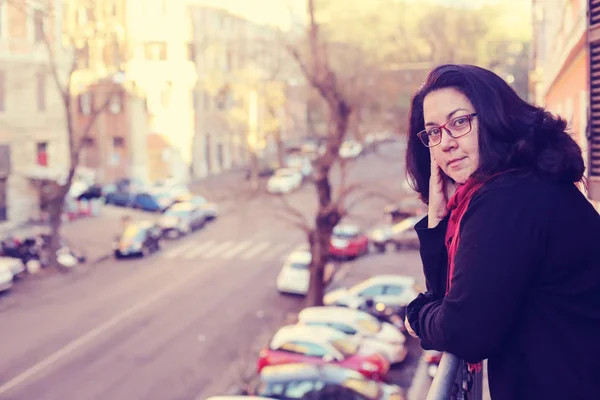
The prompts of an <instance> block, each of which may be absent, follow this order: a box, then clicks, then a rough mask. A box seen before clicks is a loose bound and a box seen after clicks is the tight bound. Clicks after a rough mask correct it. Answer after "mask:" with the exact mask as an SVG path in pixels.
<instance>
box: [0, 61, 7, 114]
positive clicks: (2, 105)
mask: <svg viewBox="0 0 600 400" xmlns="http://www.w3.org/2000/svg"><path fill="white" fill-rule="evenodd" d="M1 111H6V73H5V72H4V71H0V112H1Z"/></svg>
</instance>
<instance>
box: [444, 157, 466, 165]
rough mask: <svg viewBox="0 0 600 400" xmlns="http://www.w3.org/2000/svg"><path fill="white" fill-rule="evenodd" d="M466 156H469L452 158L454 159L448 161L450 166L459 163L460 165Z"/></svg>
mask: <svg viewBox="0 0 600 400" xmlns="http://www.w3.org/2000/svg"><path fill="white" fill-rule="evenodd" d="M465 158H467V157H461V158H455V159H452V160H450V161H448V166H449V167H456V166H458V165H459V164H460V163H461V162H462V160H464V159H465Z"/></svg>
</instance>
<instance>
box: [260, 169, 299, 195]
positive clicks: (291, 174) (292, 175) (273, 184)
mask: <svg viewBox="0 0 600 400" xmlns="http://www.w3.org/2000/svg"><path fill="white" fill-rule="evenodd" d="M300 186H302V174H301V173H300V172H299V171H297V170H295V169H291V168H282V169H278V170H277V171H276V172H275V175H273V176H272V177H270V178H269V181H268V182H267V191H268V192H269V193H273V194H280V193H290V192H292V191H294V190H297V189H299V188H300Z"/></svg>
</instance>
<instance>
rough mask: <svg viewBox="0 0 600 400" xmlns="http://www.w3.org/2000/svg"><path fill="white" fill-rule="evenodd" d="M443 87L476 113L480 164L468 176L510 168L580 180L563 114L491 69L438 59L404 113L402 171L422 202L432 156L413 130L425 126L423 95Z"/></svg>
mask: <svg viewBox="0 0 600 400" xmlns="http://www.w3.org/2000/svg"><path fill="white" fill-rule="evenodd" d="M443 88H454V89H456V90H458V91H460V92H461V93H463V94H464V95H465V96H467V98H468V99H469V100H470V101H471V103H472V104H473V107H474V108H475V112H476V113H477V118H478V122H479V166H478V168H477V170H476V171H475V173H474V174H473V178H475V179H485V178H486V177H489V176H491V175H493V174H496V173H499V172H503V171H507V170H513V169H515V170H523V171H526V172H534V173H536V174H542V175H546V176H548V177H550V178H551V179H553V180H557V181H562V182H579V181H581V180H582V178H583V173H584V169H585V166H584V162H583V157H582V155H581V148H580V147H579V145H578V144H577V143H576V142H575V140H573V138H572V137H571V135H569V134H568V133H567V123H566V121H565V120H564V119H562V118H560V117H558V116H554V115H552V114H551V113H550V112H548V111H546V110H545V109H543V108H540V107H536V106H533V105H531V104H529V103H527V102H526V101H525V100H523V99H521V98H520V97H519V96H518V95H517V94H516V93H515V91H514V90H513V89H512V88H511V87H510V86H509V85H508V84H507V83H506V82H505V81H504V80H503V79H502V78H500V77H499V76H498V75H496V74H494V73H493V72H491V71H488V70H486V69H484V68H480V67H477V66H474V65H453V64H448V65H441V66H439V67H436V68H435V69H433V70H432V71H431V72H430V73H429V75H428V76H427V80H426V81H425V83H424V84H423V85H422V86H421V87H420V88H419V90H417V92H416V93H415V95H414V96H413V98H412V102H411V108H410V113H409V125H408V144H407V150H406V174H407V178H408V180H409V183H410V184H411V186H412V187H413V189H414V190H415V191H416V192H417V193H419V195H420V196H421V199H422V200H423V201H424V202H425V203H428V202H429V177H430V175H431V166H430V165H431V164H430V163H431V159H430V155H429V149H428V148H427V147H425V146H423V143H421V141H420V139H419V138H418V137H417V133H419V132H420V131H422V130H423V129H425V126H424V124H425V122H424V117H423V100H424V99H425V96H427V94H429V93H431V92H434V91H436V90H439V89H443Z"/></svg>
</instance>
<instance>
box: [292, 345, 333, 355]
mask: <svg viewBox="0 0 600 400" xmlns="http://www.w3.org/2000/svg"><path fill="white" fill-rule="evenodd" d="M298 344H299V345H300V346H302V347H305V348H306V352H305V353H304V354H305V355H307V356H309V357H323V356H324V355H325V354H327V350H325V348H324V347H323V346H320V345H318V344H316V343H309V342H302V343H298Z"/></svg>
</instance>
